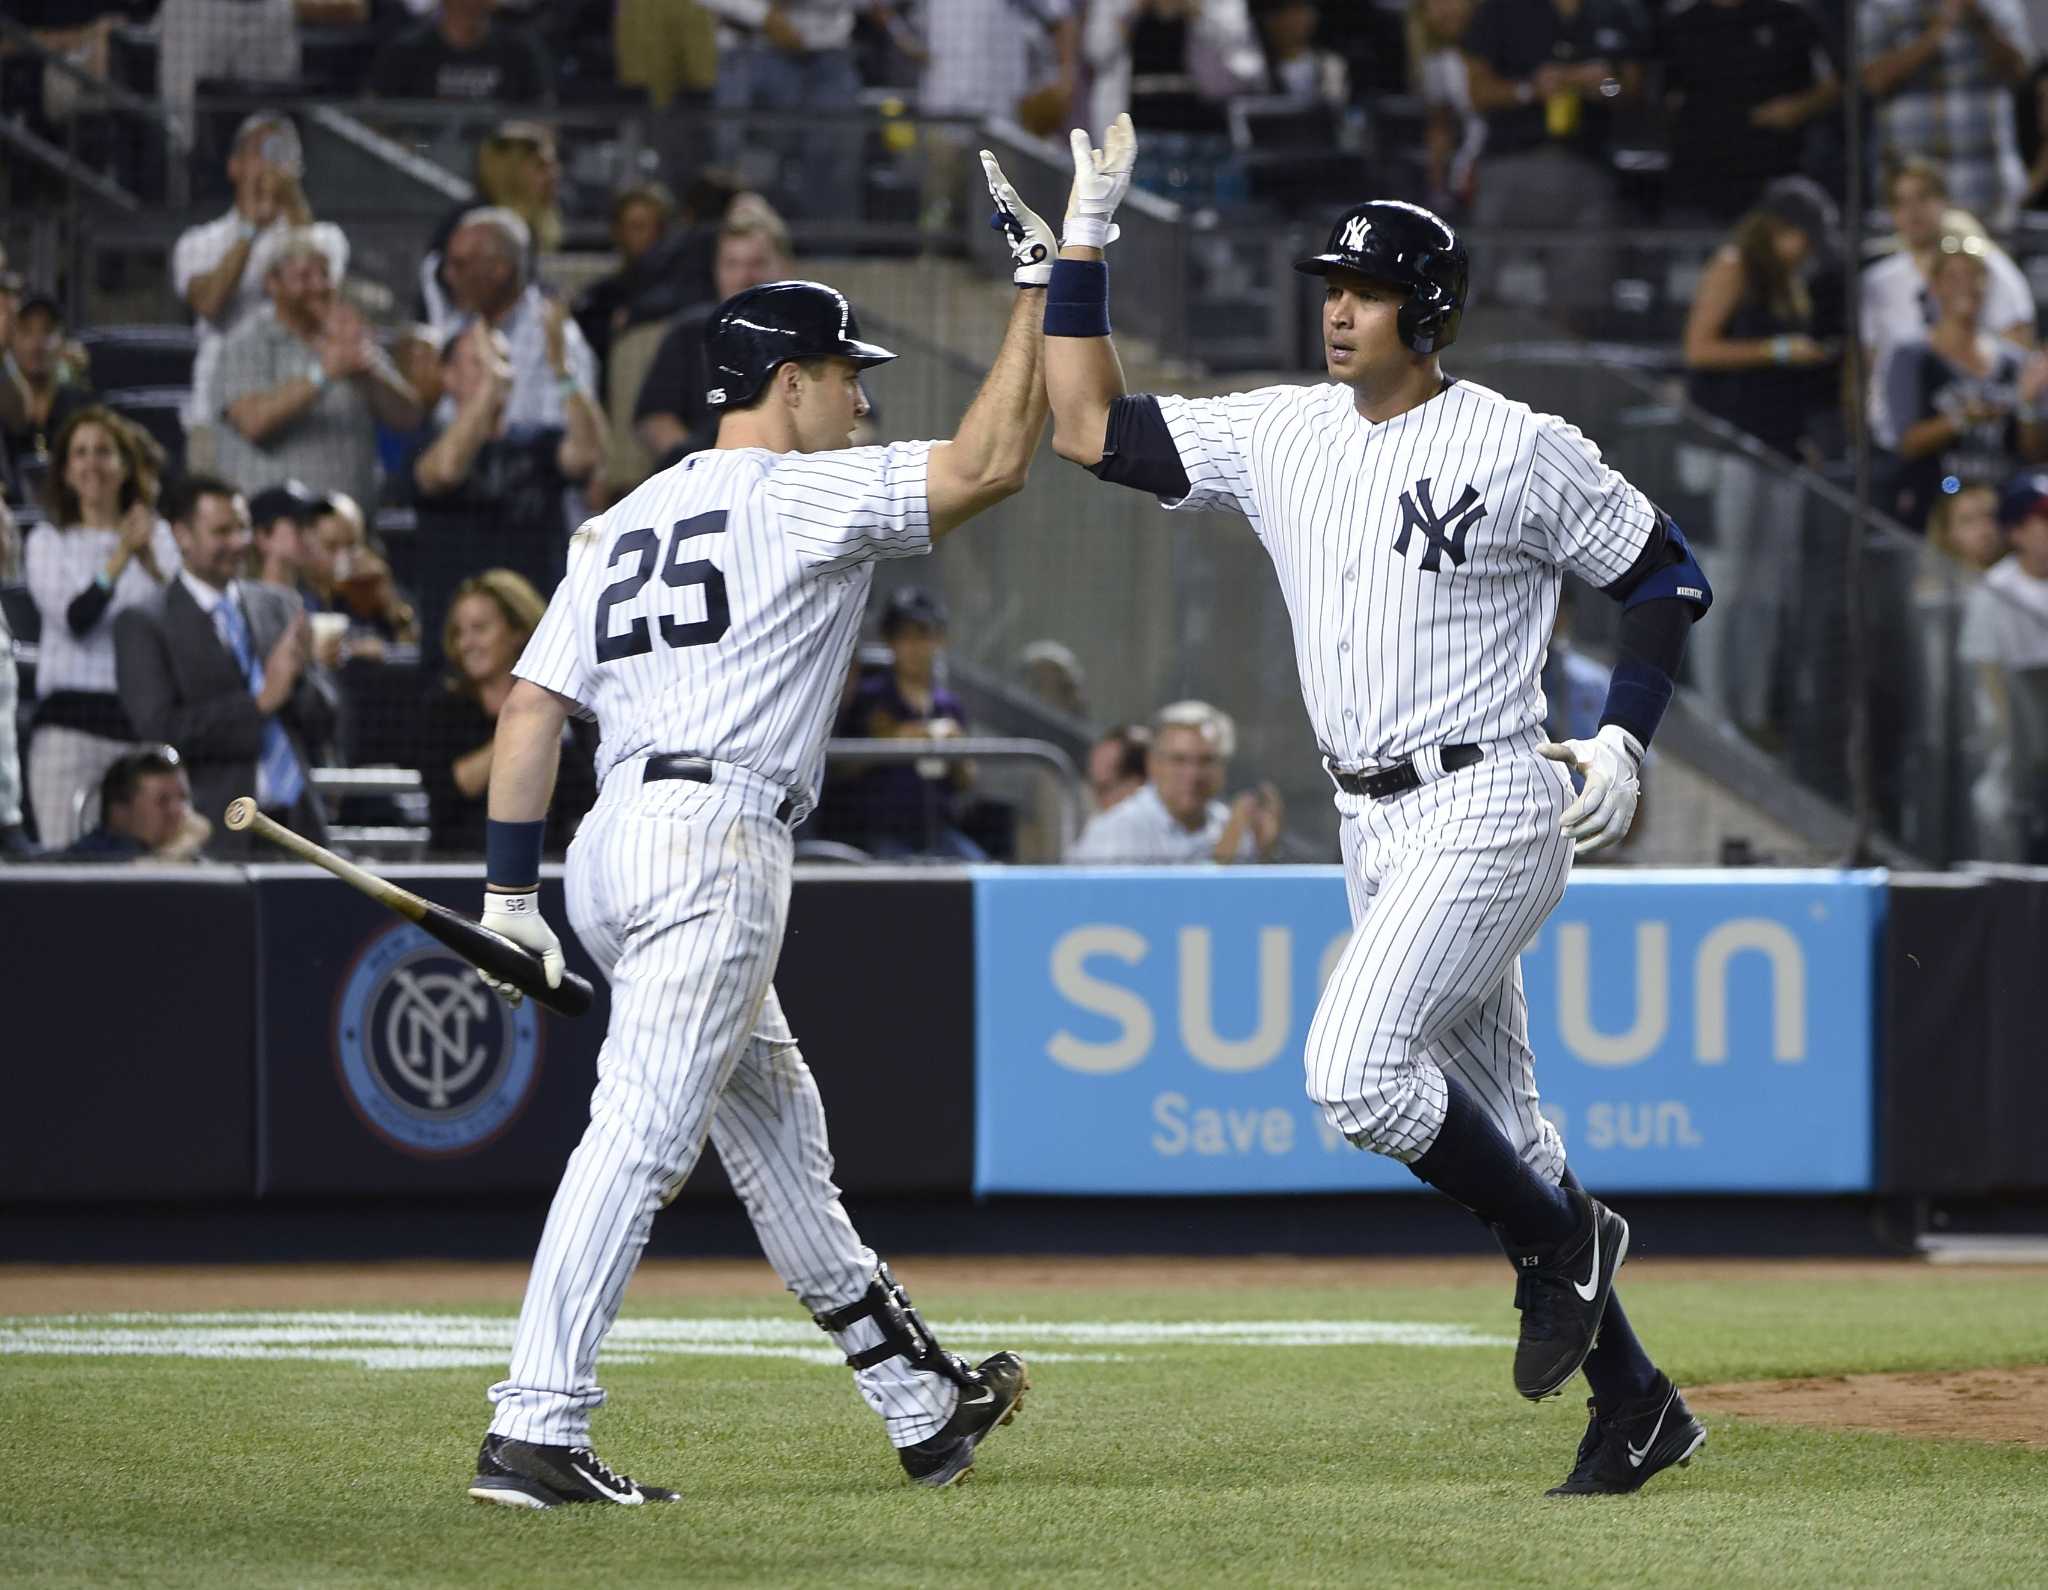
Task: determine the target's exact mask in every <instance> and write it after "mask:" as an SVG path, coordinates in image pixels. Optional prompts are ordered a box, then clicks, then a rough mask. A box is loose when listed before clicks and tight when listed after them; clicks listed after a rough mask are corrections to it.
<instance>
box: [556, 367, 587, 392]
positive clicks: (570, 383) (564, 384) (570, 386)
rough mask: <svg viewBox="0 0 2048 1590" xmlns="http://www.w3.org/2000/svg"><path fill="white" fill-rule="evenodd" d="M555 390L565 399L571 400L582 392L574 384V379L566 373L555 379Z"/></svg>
mask: <svg viewBox="0 0 2048 1590" xmlns="http://www.w3.org/2000/svg"><path fill="white" fill-rule="evenodd" d="M555 388H556V390H557V391H559V392H560V393H561V394H562V396H563V397H565V398H572V397H574V396H575V395H576V394H577V393H578V392H580V391H581V390H582V388H581V387H579V386H577V384H576V377H574V376H573V375H569V374H566V373H565V374H562V375H558V376H556V377H555Z"/></svg>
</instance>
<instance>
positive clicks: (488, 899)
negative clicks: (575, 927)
mask: <svg viewBox="0 0 2048 1590" xmlns="http://www.w3.org/2000/svg"><path fill="white" fill-rule="evenodd" d="M480 920H481V921H482V924H483V925H484V926H485V927H487V928H489V929H490V930H491V931H492V932H493V933H495V934H497V935H498V936H499V937H500V938H505V939H510V940H511V941H512V942H513V943H514V944H517V945H518V946H519V947H520V948H521V949H523V950H531V951H533V953H534V954H536V955H538V956H539V957H540V965H541V970H542V972H544V973H545V974H546V975H547V980H548V987H550V988H560V987H561V986H562V966H563V957H562V941H561V940H560V939H558V938H556V937H555V930H554V929H553V928H551V927H549V926H548V924H547V919H546V918H545V917H543V916H542V915H541V914H540V891H539V890H538V889H528V890H526V891H524V892H523V893H520V894H499V893H496V892H490V893H486V894H485V895H484V910H483V916H482V917H481V919H480ZM476 975H477V976H479V977H481V978H482V979H483V980H484V985H485V986H486V987H487V988H489V989H490V991H491V992H492V993H494V994H496V995H497V996H498V997H499V998H500V999H502V1000H504V1001H505V1003H506V1004H508V1005H513V1006H517V1005H518V1003H519V1002H520V1001H521V1000H522V999H524V998H525V997H526V995H525V993H524V992H523V991H522V990H520V989H517V988H514V987H513V986H512V985H511V984H510V983H501V982H499V981H498V980H497V979H496V978H495V977H493V976H491V975H490V973H488V972H486V971H482V970H479V971H478V972H477V974H476Z"/></svg>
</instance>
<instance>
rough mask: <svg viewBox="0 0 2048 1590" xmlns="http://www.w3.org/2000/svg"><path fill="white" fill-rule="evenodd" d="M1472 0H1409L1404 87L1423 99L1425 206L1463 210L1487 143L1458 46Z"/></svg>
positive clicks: (1467, 26) (1469, 17) (1454, 212)
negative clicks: (1426, 183) (1473, 102)
mask: <svg viewBox="0 0 2048 1590" xmlns="http://www.w3.org/2000/svg"><path fill="white" fill-rule="evenodd" d="M1473 5H1474V0H1409V3H1408V27H1407V33H1408V62H1409V81H1408V88H1409V91H1410V92H1411V93H1413V94H1414V95H1415V96H1416V97H1417V98H1418V99H1420V100H1421V101H1422V106H1423V112H1424V115H1425V117H1426V118H1427V120H1426V123H1425V126H1424V132H1423V137H1424V161H1425V167H1426V171H1427V175H1428V180H1429V192H1428V199H1429V207H1430V208H1431V209H1433V210H1435V211H1436V212H1437V213H1438V214H1439V215H1462V214H1463V213H1464V210H1465V206H1466V205H1468V204H1470V203H1471V202H1472V173H1473V162H1474V161H1476V160H1477V159H1478V158H1479V151H1480V150H1481V149H1483V148H1484V147H1485V146H1486V120H1485V118H1484V117H1482V116H1481V115H1480V114H1479V113H1478V112H1477V111H1476V110H1474V109H1473V108H1472V85H1471V80H1470V78H1469V77H1468V76H1467V74H1466V71H1465V52H1464V51H1463V50H1462V49H1461V48H1460V47H1459V46H1460V45H1461V44H1462V43H1463V41H1464V38H1465V34H1466V32H1467V31H1468V30H1469V29H1470V28H1471V26H1472V9H1473Z"/></svg>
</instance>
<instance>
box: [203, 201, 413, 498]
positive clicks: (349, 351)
mask: <svg viewBox="0 0 2048 1590" xmlns="http://www.w3.org/2000/svg"><path fill="white" fill-rule="evenodd" d="M265 286H266V288H267V289H268V291H269V294H270V308H269V309H268V310H267V311H266V312H263V313H258V314H254V315H250V316H248V317H246V318H245V319H244V320H242V322H241V323H240V324H239V325H237V326H236V327H235V329H234V330H233V331H231V332H229V333H228V335H227V337H226V338H225V339H224V340H223V342H222V343H221V351H220V362H219V364H218V365H217V366H216V368H215V371H214V402H213V407H214V408H215V409H216V410H217V412H219V413H220V414H221V415H222V416H223V418H224V419H225V421H226V423H225V424H224V425H223V426H222V427H221V432H220V449H219V462H220V468H221V471H222V473H223V474H225V475H227V476H228V478H229V479H231V480H234V481H238V482H239V481H250V482H256V481H272V480H281V479H286V478H293V479H297V480H302V481H304V482H305V483H306V484H307V485H308V486H310V487H311V488H312V489H313V491H315V492H316V493H323V494H324V493H326V492H331V491H345V492H347V493H348V494H349V495H350V496H352V497H354V498H356V499H357V500H358V501H363V502H374V501H376V500H377V426H378V425H379V424H383V425H386V426H389V427H390V428H391V429H392V430H394V431H411V430H413V429H415V428H416V427H417V426H418V425H419V423H420V406H419V403H418V400H417V399H416V398H415V397H414V396H413V391H412V388H411V387H409V386H407V385H406V383H405V381H404V379H403V378H402V377H400V375H399V373H398V371H397V369H396V368H395V367H394V366H393V365H392V363H391V361H390V359H389V358H388V357H386V355H385V353H384V351H383V349H381V348H379V347H378V346H377V343H376V340H375V339H374V338H373V337H372V336H371V335H370V329H369V327H368V326H367V325H366V324H365V323H364V321H363V317H362V315H361V314H360V313H359V312H358V311H357V310H356V308H355V306H354V305H353V304H350V303H348V302H347V301H346V300H344V299H343V298H342V297H341V296H340V295H339V294H338V293H337V292H336V291H335V288H334V281H333V278H332V277H331V275H330V274H329V270H328V263H327V255H326V253H325V251H324V250H323V249H322V248H321V246H320V241H319V239H318V238H317V237H315V236H313V235H312V234H310V233H309V232H305V231H298V232H293V233H292V234H290V235H289V236H287V237H286V238H284V239H283V240H282V241H280V242H279V243H278V245H277V247H276V249H275V250H274V252H273V253H272V255H271V262H270V268H269V271H268V272H267V274H266V276H265Z"/></svg>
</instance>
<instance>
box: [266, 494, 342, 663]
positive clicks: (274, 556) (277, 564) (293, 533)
mask: <svg viewBox="0 0 2048 1590" xmlns="http://www.w3.org/2000/svg"><path fill="white" fill-rule="evenodd" d="M326 511H327V504H326V502H325V501H324V500H322V499H320V498H318V497H315V496H314V495H313V494H312V493H311V492H309V491H308V490H307V489H306V488H305V487H304V486H303V485H301V484H300V483H299V482H298V481H296V480H287V481H284V482H282V483H281V484H279V485H275V486H266V487H264V489H263V490H261V491H259V492H257V493H256V495H255V496H253V497H251V498H250V499H249V527H250V530H251V531H252V532H253V535H254V541H253V544H252V545H251V547H250V559H249V561H250V565H251V567H250V573H251V574H252V575H253V576H254V577H255V578H256V579H259V580H261V581H262V582H263V583H264V584H265V585H274V586H276V587H277V588H278V589H279V590H282V591H290V592H291V593H292V594H293V595H294V596H296V597H297V598H298V599H299V605H300V606H301V607H302V608H304V609H305V611H306V627H307V641H308V645H309V648H310V650H311V654H312V658H313V661H314V662H315V663H317V664H318V665H319V666H320V667H322V668H325V669H327V670H328V671H329V672H330V673H331V672H332V671H333V670H335V669H336V668H339V667H340V666H341V664H342V661H343V650H344V643H345V641H346V638H347V635H348V620H347V619H346V618H344V617H342V616H341V615H339V614H336V613H331V612H329V611H328V607H327V603H326V601H325V599H324V598H323V597H322V595H321V592H320V586H319V584H317V583H316V581H315V570H316V568H317V567H319V566H320V565H321V564H323V563H324V562H325V554H324V552H323V551H322V549H321V546H320V542H319V539H318V537H317V536H316V535H315V533H314V526H315V525H316V524H318V523H319V522H320V517H321V515H322V514H324V513H325V512H326Z"/></svg>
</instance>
